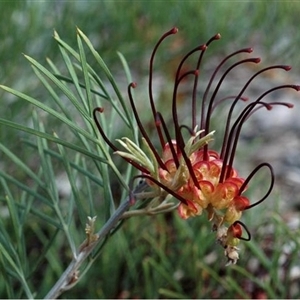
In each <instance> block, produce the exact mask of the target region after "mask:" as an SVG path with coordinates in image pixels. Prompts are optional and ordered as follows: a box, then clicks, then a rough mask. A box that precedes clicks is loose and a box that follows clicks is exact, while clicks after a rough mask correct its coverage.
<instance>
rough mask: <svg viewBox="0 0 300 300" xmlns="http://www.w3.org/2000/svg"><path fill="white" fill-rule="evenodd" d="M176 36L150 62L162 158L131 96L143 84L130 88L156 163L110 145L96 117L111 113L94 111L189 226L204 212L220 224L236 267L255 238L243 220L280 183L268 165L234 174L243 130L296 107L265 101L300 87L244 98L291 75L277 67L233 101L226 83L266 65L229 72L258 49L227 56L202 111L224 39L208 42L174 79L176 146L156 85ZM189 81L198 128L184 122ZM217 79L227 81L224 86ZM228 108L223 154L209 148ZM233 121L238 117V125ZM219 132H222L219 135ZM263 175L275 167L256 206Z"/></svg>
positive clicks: (130, 147) (130, 146)
mask: <svg viewBox="0 0 300 300" xmlns="http://www.w3.org/2000/svg"><path fill="white" fill-rule="evenodd" d="M175 33H177V29H176V28H173V29H172V30H170V31H168V32H167V33H165V34H164V35H163V36H162V37H161V39H160V40H159V41H158V43H157V44H156V46H155V47H154V50H153V52H152V55H151V58H150V68H149V100H150V107H151V111H152V115H153V120H154V122H153V126H154V127H155V128H156V131H157V136H158V139H159V141H160V144H161V152H160V151H159V150H157V149H156V148H155V147H154V144H153V143H152V142H151V140H150V138H149V135H148V133H147V132H146V130H145V128H144V126H143V124H142V123H141V121H140V118H139V114H138V112H137V110H136V106H135V103H134V100H133V97H132V92H131V90H132V89H133V88H136V84H135V83H131V84H130V85H129V87H128V95H129V100H130V103H131V107H132V110H133V113H134V115H135V119H136V122H137V125H138V127H139V130H140V132H141V135H142V137H143V141H144V145H145V147H146V148H147V150H148V152H147V153H150V154H151V155H150V157H149V155H146V154H145V153H144V152H143V151H142V150H141V149H140V148H139V147H138V146H137V145H135V144H134V143H133V142H131V141H130V140H129V139H127V138H125V139H123V141H119V142H120V143H121V144H122V146H123V147H124V148H125V149H126V150H127V152H123V151H120V150H119V148H117V147H116V146H115V145H114V144H113V143H112V142H111V141H109V139H108V138H107V136H106V135H105V133H104V132H103V130H102V127H101V125H100V124H99V122H98V120H97V118H96V112H103V109H102V108H96V109H95V110H94V118H95V121H96V125H97V127H98V129H99V131H100V133H101V135H102V137H103V138H104V139H105V141H106V142H107V143H108V145H109V146H110V147H111V148H112V149H113V150H114V151H116V152H117V153H118V154H120V155H121V156H122V157H123V158H124V159H125V160H126V161H128V162H129V163H131V164H132V165H134V166H135V167H136V168H137V169H139V170H140V171H141V172H142V175H140V176H139V177H142V178H145V179H146V180H147V182H148V184H149V186H151V187H153V188H154V189H155V190H156V192H157V193H158V194H160V195H161V193H165V194H164V195H167V194H171V195H173V196H174V197H175V198H177V199H178V200H179V201H180V204H179V207H178V211H179V215H180V216H181V217H182V218H183V219H187V218H189V217H194V216H197V215H201V214H202V213H203V211H204V210H206V211H207V213H208V218H209V220H211V221H212V222H213V228H214V230H216V231H217V239H218V240H219V241H220V243H221V245H222V246H223V247H224V248H225V253H226V256H227V257H228V260H229V262H233V263H235V262H236V260H237V259H238V254H237V248H236V245H237V243H238V241H239V240H240V239H244V240H249V239H250V233H249V232H248V230H247V228H246V227H245V225H244V224H243V223H241V222H240V221H239V220H240V218H241V216H242V213H243V212H244V211H245V210H247V209H250V208H252V207H254V206H256V205H258V204H259V203H261V202H262V201H264V200H265V199H266V198H267V197H268V196H269V194H270V192H271V190H272V188H273V184H274V175H273V169H272V167H271V165H270V164H268V163H262V164H260V165H258V166H257V167H256V168H255V169H254V170H253V171H252V172H251V173H250V175H249V176H248V177H247V178H246V179H244V178H242V177H240V176H239V175H238V172H237V170H236V169H235V168H234V167H233V162H234V158H235V153H236V149H237V144H238V139H239V136H240V132H241V130H242V127H243V124H244V123H245V122H246V121H247V119H248V118H249V117H251V115H252V114H253V113H254V112H255V111H257V110H258V109H267V110H271V109H272V107H274V106H275V105H281V106H286V107H288V108H291V107H292V105H291V104H289V103H284V102H265V100H264V99H265V97H266V96H267V95H268V94H270V93H272V92H273V91H276V90H279V89H286V88H288V89H294V90H296V91H299V90H300V87H299V86H298V85H289V84H286V85H279V86H276V87H273V88H271V89H269V90H267V91H265V92H263V93H262V94H261V95H260V96H259V97H257V98H256V99H253V100H252V101H250V100H249V99H248V98H247V97H245V96H244V93H245V92H246V90H247V88H248V87H249V85H250V84H251V83H252V81H253V80H254V79H255V78H256V77H258V76H259V75H260V74H262V73H264V72H267V71H269V70H274V69H278V70H284V71H289V70H290V69H291V68H290V67H289V66H285V65H275V66H270V67H266V68H263V69H261V70H260V71H258V72H256V73H254V74H253V76H252V77H250V79H249V80H248V81H246V82H245V83H244V84H243V85H242V87H241V89H240V91H239V92H238V94H237V95H228V96H225V97H224V95H221V93H220V90H221V87H222V84H223V83H224V81H225V80H226V77H227V76H228V74H229V73H230V72H232V71H234V69H235V68H237V67H239V66H242V65H243V64H246V63H254V64H258V63H259V62H260V58H245V59H242V60H237V61H236V62H234V63H233V64H231V65H230V66H229V67H227V69H225V71H224V70H223V69H224V67H225V66H226V65H227V64H228V61H229V60H231V59H233V58H234V57H236V56H237V55H239V54H242V53H243V54H249V53H251V52H252V49H251V48H244V49H241V50H238V51H236V52H234V53H232V54H230V55H228V56H227V57H225V58H224V59H223V60H222V61H221V62H220V63H219V65H218V66H217V67H216V68H215V70H214V72H213V73H212V75H211V77H210V78H208V84H207V86H206V88H205V89H204V93H203V94H202V95H201V97H200V99H201V101H200V106H199V107H200V108H198V107H197V105H199V103H198V102H199V100H198V99H197V98H198V97H199V92H198V84H199V83H200V80H199V78H200V76H202V77H204V76H205V74H202V70H201V63H202V60H203V57H204V54H205V52H206V50H207V48H208V46H209V45H210V44H211V43H212V42H214V41H216V40H218V39H220V37H221V36H220V35H219V34H217V35H215V36H214V37H212V38H211V39H210V40H208V42H207V43H206V44H203V45H200V46H197V47H196V48H194V49H192V50H191V51H189V52H188V53H187V54H186V55H185V56H184V57H183V59H182V61H181V62H180V63H179V65H178V68H177V71H176V75H175V79H174V90H173V96H172V101H171V103H170V105H171V106H172V109H171V112H172V120H173V124H172V127H173V128H174V139H172V138H171V136H172V134H171V133H170V131H169V127H168V126H167V125H166V123H165V121H164V117H163V116H162V114H161V113H160V112H158V111H157V110H156V107H155V104H154V99H153V91H152V78H153V66H154V59H155V55H156V52H157V49H158V48H159V45H160V44H161V42H162V41H163V40H164V39H165V38H166V37H168V36H170V35H172V34H175ZM197 53H198V60H197V63H196V65H195V68H194V69H192V70H190V71H183V70H186V69H187V67H186V62H187V60H188V59H189V58H190V57H191V56H193V55H196V54H197ZM188 78H191V79H192V83H193V87H192V91H191V118H190V119H191V123H190V124H188V125H187V124H182V123H181V122H180V121H179V116H178V109H177V95H178V89H179V87H180V85H181V83H182V82H186V81H187V79H188ZM217 78H219V79H218V80H217ZM212 86H214V88H212ZM239 102H246V104H245V105H244V108H243V109H242V110H240V112H239V113H238V114H237V113H236V110H237V107H240V105H237V104H238V103H239ZM224 103H225V104H226V103H229V104H230V106H229V109H228V113H227V117H226V119H225V120H224V121H220V122H219V124H220V125H221V126H220V127H221V128H220V129H221V131H223V130H224V135H223V141H222V146H221V149H219V151H214V150H210V149H209V148H208V143H209V142H210V141H211V140H212V136H213V133H214V131H211V129H210V127H211V117H212V115H213V113H214V112H215V110H216V108H217V107H218V106H219V105H221V104H224ZM247 103H248V104H247ZM222 112H223V111H222ZM233 116H237V117H235V118H233ZM197 128H200V130H199V131H198V130H197ZM183 130H186V131H187V133H188V135H189V136H190V137H189V138H185V137H186V134H185V135H184V134H183ZM216 130H218V129H217V128H216ZM262 168H267V169H268V170H269V171H270V186H269V189H268V191H267V192H266V194H265V195H264V196H263V197H262V198H261V199H260V200H258V201H256V202H255V203H254V204H251V202H250V200H249V199H248V198H247V197H246V196H245V195H244V193H245V191H246V190H247V186H248V184H249V182H250V181H251V179H252V178H253V176H254V175H255V174H256V173H257V172H258V171H259V170H261V169H262ZM154 195H156V194H154ZM243 228H244V229H245V230H246V231H247V234H248V237H247V238H246V239H245V238H243V237H242V231H243V230H242V229H243Z"/></svg>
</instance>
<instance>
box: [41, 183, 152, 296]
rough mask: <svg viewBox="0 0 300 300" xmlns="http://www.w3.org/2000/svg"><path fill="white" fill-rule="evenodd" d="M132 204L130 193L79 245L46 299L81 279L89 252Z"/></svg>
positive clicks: (141, 189) (136, 190) (144, 184)
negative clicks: (92, 233)
mask: <svg viewBox="0 0 300 300" xmlns="http://www.w3.org/2000/svg"><path fill="white" fill-rule="evenodd" d="M147 186H148V185H147V183H145V182H143V183H141V184H139V185H138V186H137V187H136V188H135V189H134V191H133V196H135V194H137V193H140V192H142V191H143V190H144V189H145V188H146V187H147ZM131 205H132V195H129V196H128V197H127V198H126V200H125V201H124V202H123V203H122V204H121V205H120V206H119V207H118V209H117V210H116V211H115V213H114V214H113V215H112V216H111V217H110V219H109V220H108V221H107V222H106V223H105V224H104V225H103V227H102V228H101V229H100V231H99V232H98V233H97V234H95V236H94V238H93V239H92V242H90V243H88V242H87V241H85V242H84V243H83V244H82V245H81V246H79V248H78V250H77V253H78V255H77V256H76V257H74V258H73V259H72V261H71V263H70V264H69V266H68V267H67V269H66V270H65V271H64V273H63V274H62V275H61V277H60V278H59V280H58V281H57V282H56V284H55V285H54V286H53V287H52V289H51V290H50V291H49V293H48V294H47V295H46V296H45V298H44V299H56V298H57V297H58V296H59V295H61V294H62V293H63V292H64V291H66V290H69V289H71V288H72V287H73V286H75V285H76V283H77V282H78V279H79V270H78V269H79V268H80V266H81V265H82V263H83V262H84V261H85V259H86V258H87V257H88V256H89V254H90V253H91V252H92V251H93V250H94V249H95V247H96V246H97V245H98V244H99V242H100V241H102V240H103V239H104V238H105V237H106V235H107V234H109V233H110V231H111V230H112V229H113V228H114V227H115V226H116V225H117V223H118V222H119V221H120V220H121V219H122V216H123V214H124V213H125V212H126V211H127V210H128V209H129V207H130V206H131Z"/></svg>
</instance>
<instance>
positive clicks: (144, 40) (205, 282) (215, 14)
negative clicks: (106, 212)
mask: <svg viewBox="0 0 300 300" xmlns="http://www.w3.org/2000/svg"><path fill="white" fill-rule="evenodd" d="M299 15H300V4H299V3H298V2H296V1H294V2H292V1H273V0H270V1H168V0H167V1H61V0H53V1H26V0H20V1H5V2H4V1H1V2H0V28H1V30H0V41H1V43H0V83H1V84H5V85H8V86H11V87H13V88H14V89H17V90H19V91H22V92H23V93H26V94H30V95H34V97H35V98H38V99H41V101H45V103H48V104H49V103H51V99H48V97H49V95H46V94H45V91H44V88H43V87H42V86H41V84H40V82H39V81H38V80H37V78H36V77H35V76H34V73H33V72H32V70H31V68H30V65H29V64H28V61H26V59H24V57H23V55H22V53H24V54H28V55H30V56H31V57H34V58H35V59H36V60H37V61H39V62H41V63H44V62H45V59H46V57H49V58H51V60H52V61H54V62H55V63H56V65H59V63H60V62H62V58H61V56H60V53H59V51H58V47H57V44H56V42H55V41H54V39H53V38H52V35H53V30H56V31H57V32H58V34H59V35H60V37H61V38H62V39H64V40H65V41H66V42H67V43H69V44H70V45H73V46H75V45H76V26H77V27H78V28H80V29H81V30H82V31H83V32H84V33H85V34H86V35H87V36H88V37H89V39H90V40H91V41H92V43H93V45H94V47H95V49H96V50H97V51H98V52H99V53H100V54H101V56H102V57H103V59H104V60H105V62H106V63H107V65H108V66H109V68H110V69H111V70H112V72H113V74H114V75H115V74H117V78H120V84H121V86H122V85H123V86H124V93H125V91H126V78H125V76H124V72H123V69H122V66H121V63H120V61H119V59H118V57H117V53H116V52H117V51H120V52H121V53H122V54H123V55H124V56H125V58H126V60H127V62H128V64H129V67H130V69H131V72H132V74H133V76H134V80H135V81H137V82H139V81H140V82H143V83H144V80H145V76H146V75H147V70H148V69H147V68H148V60H149V55H150V53H151V51H152V49H153V45H154V43H155V42H156V41H157V39H158V38H159V37H160V36H161V34H162V33H164V32H165V31H167V30H169V29H170V28H172V27H173V26H176V27H178V28H179V30H180V32H179V34H177V35H176V37H175V38H172V41H168V42H167V46H163V47H165V49H166V51H162V50H161V51H160V54H159V56H158V62H157V66H160V67H159V68H158V69H159V72H160V73H162V74H163V75H165V76H172V74H173V73H172V72H174V71H175V69H174V67H175V66H176V62H177V63H178V58H179V57H180V54H181V53H182V52H183V50H184V49H190V48H191V47H194V46H195V45H198V44H199V43H200V44H201V43H204V42H205V41H207V40H208V39H209V38H210V37H211V36H213V35H214V34H216V33H218V32H219V33H221V35H222V39H221V40H220V41H218V45H217V46H213V47H212V49H211V50H210V51H208V52H207V56H208V57H210V56H212V55H214V54H216V55H218V56H222V55H224V54H225V53H230V51H232V50H235V49H239V48H244V47H250V46H251V47H254V49H255V55H256V56H257V55H258V56H262V57H263V59H264V64H267V63H268V62H269V63H270V62H272V63H274V62H278V63H284V64H291V65H293V68H294V69H295V70H299V67H300V56H299V54H298V53H299V50H298V47H299V45H300V34H299ZM88 59H89V58H87V60H88ZM166 89H169V88H168V87H166ZM0 99H1V104H2V109H1V112H0V115H1V117H5V118H6V119H9V120H13V121H18V122H20V123H22V124H26V123H28V124H30V123H31V122H32V121H31V113H32V107H31V106H30V105H28V104H27V103H24V101H22V100H20V99H16V98H15V97H12V96H11V95H9V94H6V93H4V92H3V91H2V90H0ZM145 99H146V96H145ZM40 117H41V118H42V119H43V122H44V126H45V127H46V128H52V127H54V128H57V127H59V126H60V125H59V124H54V123H51V122H53V120H52V121H51V120H48V119H47V117H46V116H44V115H42V116H40ZM22 136H23V134H20V133H19V132H16V131H14V130H12V129H9V128H6V127H3V126H2V127H1V128H0V138H1V142H2V143H3V144H5V145H6V146H7V147H8V148H10V149H11V150H12V151H13V152H14V153H16V154H17V155H18V156H19V158H21V159H22V160H24V161H25V162H26V163H27V164H28V165H29V166H31V167H34V164H36V163H37V158H36V157H33V152H32V149H31V148H30V147H25V146H24V145H23V144H22V143H21V140H20V137H22ZM120 136H122V132H121V129H120ZM35 155H36V154H35ZM0 159H1V161H0V166H1V168H2V170H4V171H7V172H9V173H10V174H13V176H19V177H20V178H22V176H25V175H24V174H18V172H19V170H17V169H14V166H12V165H11V164H10V163H8V161H7V158H6V156H4V155H2V153H0ZM58 167H59V166H58ZM254 189H255V187H254ZM1 194H2V192H1ZM1 197H3V195H1ZM0 208H1V210H2V211H3V212H4V208H3V206H1V207H0ZM254 214H255V215H253V213H252V212H249V214H248V215H247V218H249V220H250V222H249V224H251V230H252V232H253V233H255V234H254V241H252V242H251V243H247V245H245V247H243V251H242V259H241V261H240V262H239V265H238V266H236V267H232V268H224V267H223V266H224V264H225V262H224V261H222V258H221V257H223V255H222V249H219V247H218V246H217V245H215V244H214V243H215V242H214V236H213V235H212V234H211V232H210V227H209V224H206V221H205V217H203V218H195V219H193V220H190V221H188V222H186V221H182V220H180V219H179V218H178V216H177V215H176V213H173V214H167V215H164V216H155V217H143V218H134V219H131V220H129V221H128V222H125V224H124V227H123V229H122V230H121V231H119V232H117V233H116V235H115V236H114V237H113V238H112V239H111V240H110V241H109V243H108V244H107V247H105V248H104V250H103V252H102V254H101V256H100V258H99V259H98V261H97V262H96V263H95V264H94V265H93V266H92V267H91V269H90V270H89V271H88V273H87V274H86V276H85V277H84V279H83V280H82V281H81V282H80V283H79V284H78V285H77V286H76V287H75V288H74V289H73V290H71V291H69V292H67V293H65V294H64V295H63V297H67V298H134V297H136V298H159V297H161V298H241V297H242V298H249V297H250V298H251V297H253V298H258V297H263V296H266V297H271V298H288V297H291V296H293V297H299V296H300V294H299V290H298V292H297V291H296V292H294V294H292V291H291V290H290V288H289V286H290V287H291V284H292V283H293V282H292V281H291V280H292V279H291V277H290V276H289V274H290V270H291V269H292V268H293V266H294V263H295V262H296V261H297V259H298V258H299V257H298V256H297V255H298V254H297V253H298V252H299V240H298V239H297V236H298V235H297V234H299V228H298V229H297V230H298V231H297V232H296V233H297V234H296V235H293V234H290V233H289V232H290V231H289V229H288V228H287V226H286V224H285V222H284V221H283V220H282V217H281V216H280V214H278V212H277V211H276V209H274V211H271V212H268V213H266V212H264V211H259V210H256V211H255V213H254ZM0 217H1V218H3V224H4V225H5V226H9V224H10V222H9V221H7V220H6V219H5V218H4V213H2V212H1V213H0ZM269 220H273V222H274V226H275V230H276V233H277V234H276V235H274V236H273V235H270V236H266V233H265V232H264V231H261V228H262V227H265V226H266V225H267V224H264V222H266V223H267V222H268V221H269ZM35 221H36V220H35V219H34V218H33V219H32V220H28V222H29V223H30V222H31V224H30V225H28V235H26V226H25V227H24V229H23V230H24V238H25V240H26V244H27V246H28V249H27V251H28V252H31V251H33V250H32V249H33V248H34V249H35V250H34V251H38V253H35V256H33V257H39V253H40V252H39V251H42V250H40V249H41V244H44V241H45V240H46V239H47V236H48V234H49V232H48V231H51V229H49V228H43V229H41V228H39V223H34V222H35ZM33 228H34V230H33ZM78 230H81V232H80V234H79V233H77V231H76V230H74V235H76V234H78V237H77V240H78V243H80V241H81V239H82V231H83V228H79V229H78ZM49 235H50V234H49ZM266 238H270V241H269V242H270V243H271V244H272V247H271V248H272V249H271V250H270V251H269V252H266V251H265V249H269V248H268V247H269V244H268V246H267V247H266V248H263V245H262V244H263V243H267V242H266ZM262 241H264V242H262ZM283 245H290V247H291V249H292V250H290V252H289V255H290V256H289V262H288V263H287V265H286V266H285V269H284V271H282V270H281V271H282V272H285V273H284V274H286V275H284V276H283V277H282V276H281V275H282V274H281V275H280V274H279V258H280V257H281V256H280V255H281V254H282V252H283ZM291 245H292V246H291ZM55 247H57V248H56V249H57V253H56V251H55V250H56V249H55ZM64 247H65V246H64V240H63V239H60V240H58V241H57V242H56V243H55V244H53V249H52V250H51V251H49V253H48V261H52V262H53V266H51V268H50V267H49V266H48V265H46V264H44V263H41V267H40V268H39V269H38V270H39V271H38V272H37V273H36V274H31V275H30V278H29V279H30V281H31V286H35V285H36V286H37V287H36V291H37V295H36V296H37V297H42V296H44V295H45V293H46V292H47V291H48V290H49V289H50V288H51V287H52V285H53V284H54V282H55V280H56V279H57V278H58V276H59V275H60V272H61V271H62V270H63V268H64V267H65V266H66V265H67V263H68V262H66V261H63V258H64V257H65V254H63V253H62V251H65V252H66V253H68V249H67V248H64ZM31 248H32V249H31ZM253 257H256V258H257V260H256V261H255V262H254V263H255V264H258V265H259V266H260V268H258V270H259V271H257V269H256V270H255V272H256V273H255V272H254V271H253V269H251V264H250V265H249V263H247V262H249V260H251V259H252V258H253ZM270 257H271V258H270ZM220 260H221V261H220ZM245 266H246V267H245ZM53 270H54V271H53ZM257 272H258V273H257ZM1 276H3V278H4V279H5V274H4V273H2V272H0V298H7V297H8V294H7V290H6V289H5V285H4V284H3V280H2V278H1ZM259 276H262V277H259ZM257 278H263V279H264V280H258V279H257ZM282 278H283V279H282ZM15 285H16V288H20V287H19V285H18V283H15ZM297 293H298V294H297ZM20 295H21V297H24V294H22V292H21V293H20Z"/></svg>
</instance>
